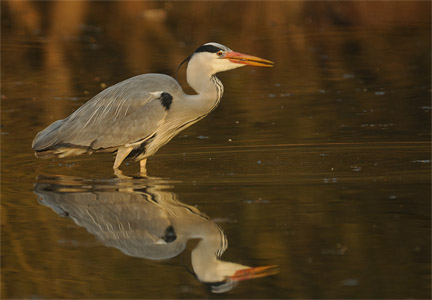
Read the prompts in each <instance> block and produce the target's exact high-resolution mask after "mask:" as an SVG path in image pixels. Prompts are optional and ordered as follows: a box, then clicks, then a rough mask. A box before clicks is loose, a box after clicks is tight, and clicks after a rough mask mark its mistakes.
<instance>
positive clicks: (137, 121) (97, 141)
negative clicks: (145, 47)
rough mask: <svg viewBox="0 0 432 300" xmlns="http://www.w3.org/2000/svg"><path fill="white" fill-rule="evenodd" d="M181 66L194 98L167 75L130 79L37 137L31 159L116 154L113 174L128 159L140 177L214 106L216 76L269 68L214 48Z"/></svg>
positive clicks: (220, 90) (203, 48)
mask: <svg viewBox="0 0 432 300" xmlns="http://www.w3.org/2000/svg"><path fill="white" fill-rule="evenodd" d="M186 61H187V62H188V65H187V69H186V75H187V81H188V84H189V85H190V86H191V87H192V88H193V89H194V90H195V91H196V93H197V94H196V95H187V94H185V93H184V92H183V90H182V88H181V86H180V85H179V84H178V82H177V81H176V80H175V79H174V78H172V77H170V76H167V75H163V74H145V75H139V76H135V77H132V78H130V79H127V80H125V81H122V82H120V83H117V84H116V85H113V86H111V87H109V88H107V89H105V90H104V91H102V92H100V93H99V94H97V95H96V96H94V97H93V98H92V99H90V100H89V101H88V102H87V103H85V104H84V105H82V106H81V107H80V108H79V109H78V110H76V111H75V112H74V113H72V114H71V115H70V116H69V117H67V118H66V119H63V120H59V121H56V122H54V123H53V124H51V125H50V126H48V127H47V128H46V129H44V130H42V131H41V132H39V133H38V134H37V135H36V137H35V139H34V141H33V144H32V148H33V149H34V150H35V155H36V157H45V158H46V157H52V156H57V157H67V156H72V155H79V154H84V153H88V154H92V153H93V152H115V151H117V156H116V159H115V162H114V166H113V168H114V170H115V171H116V170H117V169H118V167H119V166H120V164H121V163H122V161H123V160H124V159H125V158H127V157H130V158H134V159H135V160H139V161H140V166H141V173H145V165H146V159H147V158H148V157H149V156H151V155H153V154H155V153H156V152H157V151H158V149H159V148H160V147H162V146H163V145H165V144H166V143H168V142H169V141H170V140H171V139H172V138H173V137H174V136H175V135H177V134H178V133H179V132H180V131H181V130H183V129H185V128H187V127H189V126H190V125H192V124H194V123H196V122H198V121H199V120H201V119H202V118H204V117H205V116H206V115H207V114H208V113H210V112H211V111H212V110H213V109H214V108H215V107H216V106H217V105H218V104H219V101H220V99H221V97H222V94H223V85H222V83H221V82H220V80H219V79H217V77H216V76H215V74H216V73H218V72H222V71H227V70H231V69H235V68H238V67H242V66H245V65H248V64H249V65H255V66H272V65H273V63H272V62H270V61H267V60H264V59H262V58H258V57H254V56H249V55H246V54H241V53H237V52H234V51H232V50H231V49H229V48H228V47H226V46H223V45H221V44H218V43H207V44H205V45H203V46H201V47H199V48H198V49H197V50H196V51H195V52H194V53H193V54H192V55H191V56H190V57H188V58H187V59H186V60H185V61H184V62H186Z"/></svg>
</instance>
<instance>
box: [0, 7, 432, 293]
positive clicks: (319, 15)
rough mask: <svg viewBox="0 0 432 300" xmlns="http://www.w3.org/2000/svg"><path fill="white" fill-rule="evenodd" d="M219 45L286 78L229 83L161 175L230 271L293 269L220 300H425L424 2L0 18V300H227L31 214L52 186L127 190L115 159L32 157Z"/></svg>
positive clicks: (59, 12)
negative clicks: (143, 78) (38, 190)
mask: <svg viewBox="0 0 432 300" xmlns="http://www.w3.org/2000/svg"><path fill="white" fill-rule="evenodd" d="M210 41H215V42H219V43H222V44H224V45H226V46H228V47H230V48H232V49H233V50H235V51H239V52H244V53H248V54H251V55H256V56H259V57H263V58H266V59H269V60H272V61H274V62H275V67H274V68H272V69H269V68H262V69H260V68H253V67H245V68H242V69H239V70H235V71H232V72H227V73H223V74H220V76H219V78H220V79H221V81H222V82H223V83H224V86H225V94H224V97H223V99H222V102H221V104H220V106H219V107H218V108H217V109H216V110H215V111H214V112H213V113H212V114H211V115H209V116H208V117H207V118H205V119H204V120H202V121H200V122H199V123H197V124H195V125H194V126H192V127H190V128H188V129H187V130H185V131H184V132H182V133H180V134H179V136H178V137H176V138H175V139H173V140H172V141H171V142H170V143H169V144H168V145H166V146H165V147H164V148H162V149H161V150H160V151H159V152H158V154H157V155H155V157H154V158H153V159H151V160H150V161H149V163H148V170H149V174H150V175H151V176H155V177H160V178H162V177H163V178H165V180H166V181H165V183H161V184H162V185H164V186H166V188H167V189H170V190H171V191H172V192H173V193H175V194H176V195H178V198H179V200H180V201H183V202H185V203H187V204H189V205H194V206H196V207H198V208H199V209H200V210H201V211H202V212H203V213H205V214H207V215H208V216H209V217H210V218H212V219H213V220H215V221H216V222H217V223H218V224H219V225H220V226H221V227H222V229H223V230H224V231H225V234H226V235H227V237H228V240H229V245H230V247H229V249H228V250H227V252H226V254H225V255H224V258H225V257H226V258H227V259H228V260H230V261H236V262H238V263H243V264H248V265H265V264H278V265H279V266H280V267H281V272H280V274H278V275H276V276H273V277H268V278H263V279H257V280H254V281H251V282H245V283H243V284H240V285H239V287H237V288H236V289H234V290H232V291H230V292H229V293H228V294H224V295H217V297H226V298H251V297H253V298H428V297H430V211H431V210H430V208H431V207H430V196H431V193H430V179H431V178H430V132H431V119H430V110H431V103H430V99H431V98H430V97H431V4H430V2H429V1H337V2H336V1H322V2H320V1H268V2H265V1H253V2H248V1H221V2H219V1H212V2H204V1H202V2H197V1H157V2H156V1H106V2H105V1H1V102H2V111H1V133H2V134H1V142H2V143H1V148H2V149H1V159H2V170H1V172H2V176H1V180H2V191H1V192H2V218H1V219H2V220H1V222H2V237H1V238H2V275H3V276H2V288H1V289H2V298H5V299H6V298H36V299H38V298H45V299H46V298H128V299H131V298H208V297H210V298H211V297H216V296H215V295H213V294H211V293H210V292H209V291H208V290H207V289H206V288H205V287H204V286H203V285H201V284H200V283H198V282H197V281H196V279H195V278H194V277H193V276H189V274H188V273H187V271H186V270H185V268H184V257H180V258H176V259H173V260H169V261H164V262H154V261H146V260H142V259H141V260H139V259H136V258H130V257H127V256H126V255H124V254H123V253H120V252H119V251H117V250H115V249H112V248H107V247H104V246H103V245H101V244H100V243H98V242H97V240H96V239H95V237H94V236H92V235H91V234H89V233H88V232H87V231H86V230H85V229H83V228H81V227H79V226H77V225H76V224H74V223H73V222H72V221H70V220H66V219H64V218H62V217H61V216H59V215H57V214H56V213H54V212H53V211H51V210H50V209H48V208H46V207H44V206H42V205H40V204H39V203H38V202H37V201H36V197H35V195H34V194H33V185H34V184H35V183H37V181H38V179H37V177H38V176H40V175H45V176H53V175H55V176H63V175H67V176H76V177H78V178H81V180H84V181H90V182H91V181H92V180H101V179H110V180H113V178H114V176H113V175H112V174H111V165H112V160H113V158H112V155H111V154H105V155H93V156H90V157H88V156H84V157H77V158H69V159H66V160H60V159H57V160H48V161H46V160H36V159H35V158H34V156H33V153H32V150H31V147H30V146H31V141H32V139H33V137H34V136H35V134H36V133H37V132H38V131H40V130H42V129H43V128H45V127H46V126H48V125H49V124H50V123H52V122H53V121H55V120H58V119H63V118H65V117H67V116H68V115H69V114H70V113H72V112H73V111H74V110H76V109H77V108H78V107H79V106H81V105H82V104H83V103H85V102H86V101H87V100H88V99H90V98H91V97H92V96H93V95H95V94H97V93H98V92H100V91H101V90H103V89H104V88H106V87H108V86H110V85H113V84H115V83H117V82H119V81H121V80H124V79H127V78H129V77H132V76H134V75H138V74H143V73H150V72H152V73H153V72H154V73H166V74H168V75H172V76H174V75H175V70H176V68H177V66H178V65H179V63H180V62H181V61H182V60H183V59H184V58H186V57H187V56H189V55H190V54H191V53H192V52H193V51H194V49H196V48H197V47H198V46H200V45H202V44H204V43H206V42H210ZM184 70H185V68H184V67H183V69H181V70H180V72H179V81H180V83H181V84H182V86H183V88H184V89H185V91H187V92H188V93H193V90H191V89H190V88H189V87H187V84H186V81H185V77H184ZM89 166H91V167H89ZM124 168H125V171H126V172H128V173H130V174H135V172H137V166H136V164H135V163H131V164H130V165H129V166H125V167H124ZM166 182H168V183H166ZM186 256H187V255H186ZM167 282H168V283H167Z"/></svg>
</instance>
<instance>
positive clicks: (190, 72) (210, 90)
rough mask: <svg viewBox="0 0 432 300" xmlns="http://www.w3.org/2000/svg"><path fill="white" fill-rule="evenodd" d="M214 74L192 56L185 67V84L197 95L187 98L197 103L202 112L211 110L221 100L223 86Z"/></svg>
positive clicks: (197, 58) (198, 59)
mask: <svg viewBox="0 0 432 300" xmlns="http://www.w3.org/2000/svg"><path fill="white" fill-rule="evenodd" d="M214 74H215V72H214V70H212V69H211V68H210V67H209V66H208V65H206V64H205V63H202V62H200V58H199V57H196V56H193V57H192V58H191V60H190V61H189V63H188V65H187V69H186V78H187V82H188V84H189V86H190V87H191V88H193V89H194V90H195V92H196V93H197V95H191V96H189V98H190V99H192V100H195V101H196V102H199V103H200V106H202V108H203V110H211V109H213V108H214V107H216V106H217V105H218V104H219V101H220V99H221V98H222V94H223V85H222V82H220V80H219V79H217V78H216V76H215V75H214ZM197 104H198V103H197Z"/></svg>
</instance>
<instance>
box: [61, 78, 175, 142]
mask: <svg viewBox="0 0 432 300" xmlns="http://www.w3.org/2000/svg"><path fill="white" fill-rule="evenodd" d="M151 79H152V78H151V77H150V76H146V77H144V76H137V77H133V78H131V79H128V80H125V81H123V82H120V83H118V84H116V85H114V86H112V87H110V88H107V89H106V90H104V91H102V92H101V93H99V94H98V95H96V96H95V97H93V98H92V99H91V100H90V101H88V102H87V103H86V104H84V105H83V106H81V107H80V108H79V109H78V110H77V111H75V112H74V113H73V114H72V115H70V116H69V117H68V118H66V119H65V120H64V124H63V125H62V126H61V128H59V131H58V134H57V139H58V140H60V143H65V144H72V145H80V146H90V147H92V148H93V149H100V148H110V147H115V146H120V145H125V144H128V143H133V142H136V141H139V140H143V139H146V138H147V137H149V136H151V135H152V134H153V133H154V132H155V131H156V129H157V128H158V126H159V124H160V122H162V121H163V119H164V118H165V116H166V114H167V111H166V109H165V108H164V106H163V105H162V104H161V102H160V99H159V97H160V94H161V92H162V91H160V90H159V91H158V90H157V88H158V87H159V88H160V87H161V84H157V83H155V84H152V80H151Z"/></svg>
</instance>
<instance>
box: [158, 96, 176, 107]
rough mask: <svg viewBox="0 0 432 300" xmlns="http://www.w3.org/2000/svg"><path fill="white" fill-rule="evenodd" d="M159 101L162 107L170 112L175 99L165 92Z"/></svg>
mask: <svg viewBox="0 0 432 300" xmlns="http://www.w3.org/2000/svg"><path fill="white" fill-rule="evenodd" d="M159 100H160V102H161V104H162V106H163V107H165V110H169V109H170V107H171V103H172V100H173V97H172V96H171V94H169V93H166V92H163V93H162V94H161V95H160V97H159Z"/></svg>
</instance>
